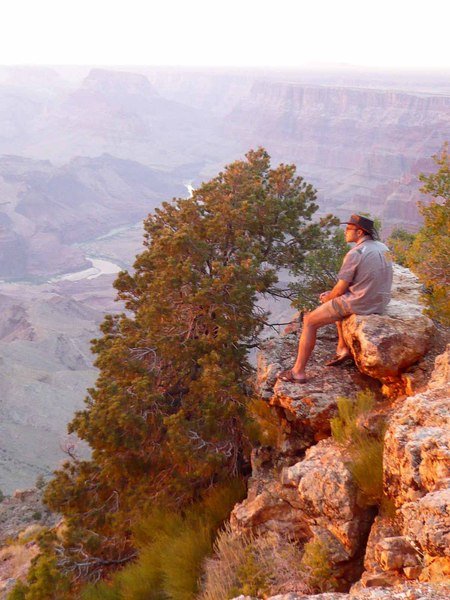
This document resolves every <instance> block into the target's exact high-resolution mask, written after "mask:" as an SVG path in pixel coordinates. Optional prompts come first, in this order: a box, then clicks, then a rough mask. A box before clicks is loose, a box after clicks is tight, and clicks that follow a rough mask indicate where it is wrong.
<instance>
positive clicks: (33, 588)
mask: <svg viewBox="0 0 450 600" xmlns="http://www.w3.org/2000/svg"><path fill="white" fill-rule="evenodd" d="M71 598H73V594H72V583H71V581H70V579H69V578H68V577H66V576H65V575H64V574H63V573H62V572H61V571H60V570H59V569H58V565H57V561H56V557H55V556H53V555H52V554H51V553H45V552H44V553H43V554H40V555H39V556H38V557H37V558H36V559H35V561H34V562H33V564H32V566H31V568H30V571H29V573H28V578H27V583H26V584H23V583H21V582H19V583H18V584H16V586H15V587H14V589H13V590H12V591H11V593H10V594H9V596H8V600H70V599H71Z"/></svg>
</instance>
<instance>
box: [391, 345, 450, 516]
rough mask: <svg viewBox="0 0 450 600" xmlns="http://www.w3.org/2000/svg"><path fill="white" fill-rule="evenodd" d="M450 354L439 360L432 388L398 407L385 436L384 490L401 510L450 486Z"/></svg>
mask: <svg viewBox="0 0 450 600" xmlns="http://www.w3.org/2000/svg"><path fill="white" fill-rule="evenodd" d="M449 357H450V352H449V351H448V350H447V351H446V352H445V353H444V354H442V355H441V356H439V357H437V359H436V363H435V364H436V368H435V370H434V372H433V375H432V378H431V386H430V388H429V389H428V390H426V391H425V392H423V393H420V394H416V395H415V396H411V397H409V398H407V399H406V400H405V401H404V402H401V403H398V404H397V406H396V408H395V411H394V413H393V415H392V416H391V418H390V421H389V426H388V429H387V431H386V435H385V448H384V465H383V469H384V488H385V493H386V494H387V495H388V496H389V497H390V498H392V499H393V501H394V502H395V504H396V505H397V506H401V505H403V504H404V503H405V502H411V501H415V500H418V499H419V498H421V497H422V496H424V495H425V494H427V493H429V492H433V491H436V490H440V489H445V488H448V486H449V483H450V396H449V393H448V385H447V378H448V364H449Z"/></svg>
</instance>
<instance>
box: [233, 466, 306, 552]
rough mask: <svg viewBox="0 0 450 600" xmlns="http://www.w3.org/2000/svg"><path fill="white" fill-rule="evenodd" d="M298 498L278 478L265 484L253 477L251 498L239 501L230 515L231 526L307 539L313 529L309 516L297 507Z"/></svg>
mask: <svg viewBox="0 0 450 600" xmlns="http://www.w3.org/2000/svg"><path fill="white" fill-rule="evenodd" d="M295 500H296V498H295V492H294V491H293V490H292V491H291V490H284V489H283V486H281V484H280V483H279V481H278V480H277V479H275V478H273V479H272V480H270V481H267V480H266V481H265V482H264V483H262V482H261V481H258V480H257V479H255V478H252V479H251V480H250V482H249V490H248V495H247V498H246V499H245V500H244V501H243V502H241V503H240V504H236V506H235V507H234V508H233V511H232V513H231V515H230V524H231V527H232V529H233V530H234V531H252V532H254V533H258V534H262V533H265V532H267V531H274V532H276V533H280V534H282V535H288V536H290V537H292V538H295V539H298V540H302V541H306V540H307V539H309V538H310V537H311V530H310V528H309V525H308V522H307V519H306V518H305V515H304V514H303V513H302V511H301V510H298V508H297V507H295V506H293V503H295Z"/></svg>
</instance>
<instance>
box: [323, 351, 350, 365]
mask: <svg viewBox="0 0 450 600" xmlns="http://www.w3.org/2000/svg"><path fill="white" fill-rule="evenodd" d="M348 360H353V357H352V355H351V354H336V355H335V356H333V358H332V359H331V360H329V361H328V362H326V363H325V366H326V367H337V366H338V365H342V364H343V363H345V362H347V361H348Z"/></svg>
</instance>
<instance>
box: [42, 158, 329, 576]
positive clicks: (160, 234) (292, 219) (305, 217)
mask: <svg viewBox="0 0 450 600" xmlns="http://www.w3.org/2000/svg"><path fill="white" fill-rule="evenodd" d="M315 200H316V192H315V190H314V189H313V187H312V186H311V185H310V184H308V183H306V182H305V181H304V180H303V178H302V177H299V176H297V175H296V170H295V167H294V166H292V165H280V166H278V167H277V168H274V169H272V168H271V167H270V159H269V156H268V154H267V153H266V152H265V151H264V150H263V149H259V150H257V151H251V152H249V153H248V154H247V155H246V160H245V161H238V162H235V163H233V164H230V165H229V166H227V167H226V168H225V169H224V171H223V172H221V173H219V175H218V176H217V177H215V178H214V179H212V180H211V181H209V182H208V183H204V184H203V185H201V186H200V187H199V188H198V189H197V190H196V191H195V192H194V193H193V196H192V197H191V198H189V199H180V198H178V199H174V200H173V201H172V202H165V203H163V204H162V206H161V208H159V209H156V210H155V212H154V214H151V215H149V216H148V218H147V219H146V221H145V236H144V250H143V252H142V253H141V254H140V255H139V256H138V257H137V259H136V262H135V264H134V271H133V272H132V273H127V272H122V273H120V274H119V276H118V278H117V280H116V282H115V287H116V289H117V291H118V298H119V299H120V300H121V301H122V302H123V303H124V305H125V312H124V313H122V314H120V315H116V316H111V315H110V316H107V317H106V318H105V320H104V322H103V324H102V326H101V331H102V336H101V337H99V339H97V340H94V342H93V351H94V353H95V354H96V356H97V359H96V366H97V367H98V368H99V370H100V373H99V377H98V380H97V382H96V385H95V387H94V388H93V389H91V390H89V395H88V397H87V399H86V408H85V410H83V411H81V412H79V413H77V414H76V416H75V418H74V419H73V421H72V423H71V424H70V426H69V431H70V432H75V433H77V434H78V436H79V437H80V438H82V439H83V440H86V441H87V442H88V443H89V445H90V446H91V448H92V457H91V459H90V460H88V461H78V460H76V459H75V460H71V461H69V462H67V463H66V464H65V466H64V467H63V468H62V469H60V470H59V471H57V472H56V476H55V478H54V479H53V481H52V482H51V483H50V485H49V487H48V489H47V492H46V501H47V503H48V504H49V505H50V507H51V508H52V509H53V510H55V511H58V512H61V513H63V514H64V515H65V517H66V521H67V524H68V530H67V535H66V540H65V547H64V549H59V551H60V552H61V553H62V556H63V558H62V559H60V564H62V563H65V568H66V570H70V569H73V570H74V572H75V573H78V574H80V575H82V576H85V575H86V574H88V573H92V572H93V571H95V570H97V571H98V570H102V569H105V568H108V567H109V566H112V567H114V566H116V565H118V564H121V563H122V562H124V561H126V560H128V559H130V558H132V557H133V556H134V554H135V552H134V548H133V544H132V542H131V541H130V531H131V529H132V526H133V523H134V522H135V521H136V520H137V519H138V518H140V517H141V516H142V513H145V511H146V510H148V509H149V507H150V506H154V505H156V504H159V505H163V506H164V505H169V506H171V507H174V508H175V509H178V510H182V509H183V507H186V506H188V505H189V504H190V503H192V502H194V501H198V500H199V499H201V497H202V493H203V492H204V490H206V489H208V488H210V487H211V486H214V485H216V484H220V483H221V482H223V481H226V480H227V479H228V478H230V477H234V476H236V475H239V474H242V473H244V472H245V470H246V468H247V467H248V462H247V456H248V451H249V443H248V439H247V435H246V425H245V424H246V418H247V417H246V403H247V400H248V398H249V397H250V396H251V395H252V390H251V385H250V382H249V376H250V375H251V368H250V365H249V363H248V360H247V353H248V349H249V347H251V346H254V345H255V344H256V343H257V340H258V335H259V334H260V332H261V329H262V328H263V327H264V324H265V323H266V321H267V319H268V315H267V314H266V313H264V312H263V311H262V310H261V309H260V308H258V304H257V298H258V294H263V295H264V294H271V295H273V296H280V295H285V294H287V293H288V292H286V290H283V289H281V287H280V286H279V285H278V280H277V269H279V268H281V267H284V268H288V269H290V270H292V269H294V268H295V269H296V271H298V270H299V269H300V265H301V264H302V263H303V262H304V261H305V257H306V256H307V254H308V252H309V251H310V250H311V249H317V248H318V247H319V246H320V240H321V239H323V236H324V235H328V234H329V230H330V226H331V224H332V220H331V219H325V220H323V221H322V222H321V223H320V224H319V223H313V222H312V216H313V214H314V212H315V211H316V209H317V204H316V203H315ZM77 569H78V570H77Z"/></svg>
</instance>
